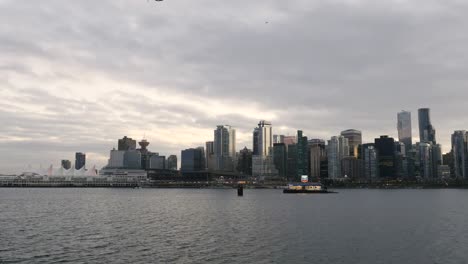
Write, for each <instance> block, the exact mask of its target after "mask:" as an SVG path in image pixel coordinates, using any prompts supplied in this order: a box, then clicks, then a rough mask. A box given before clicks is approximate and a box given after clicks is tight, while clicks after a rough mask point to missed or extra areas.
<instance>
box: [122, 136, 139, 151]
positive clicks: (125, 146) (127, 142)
mask: <svg viewBox="0 0 468 264" xmlns="http://www.w3.org/2000/svg"><path fill="white" fill-rule="evenodd" d="M135 149H136V140H133V139H132V138H129V137H127V136H125V137H123V138H122V139H119V141H118V150H135Z"/></svg>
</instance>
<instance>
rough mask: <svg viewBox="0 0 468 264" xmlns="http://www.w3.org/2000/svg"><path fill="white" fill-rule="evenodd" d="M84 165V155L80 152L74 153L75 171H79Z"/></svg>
mask: <svg viewBox="0 0 468 264" xmlns="http://www.w3.org/2000/svg"><path fill="white" fill-rule="evenodd" d="M85 165H86V154H84V153H81V152H76V153H75V169H77V170H79V169H81V168H84V167H85Z"/></svg>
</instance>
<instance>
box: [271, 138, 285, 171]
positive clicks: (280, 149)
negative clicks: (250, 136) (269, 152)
mask: <svg viewBox="0 0 468 264" xmlns="http://www.w3.org/2000/svg"><path fill="white" fill-rule="evenodd" d="M273 162H274V164H275V167H276V169H277V170H278V175H279V176H280V177H286V176H287V175H286V174H287V168H288V167H287V165H288V154H287V151H286V145H285V144H284V143H274V144H273Z"/></svg>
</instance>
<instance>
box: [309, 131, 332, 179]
mask: <svg viewBox="0 0 468 264" xmlns="http://www.w3.org/2000/svg"><path fill="white" fill-rule="evenodd" d="M308 145H309V157H310V159H309V160H310V161H309V167H310V169H309V176H310V177H311V178H312V179H314V178H321V177H320V175H321V173H320V171H321V163H322V162H323V161H324V160H325V159H327V151H326V147H325V141H324V140H322V139H312V140H309V142H308Z"/></svg>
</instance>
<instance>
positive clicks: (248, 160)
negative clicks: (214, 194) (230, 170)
mask: <svg viewBox="0 0 468 264" xmlns="http://www.w3.org/2000/svg"><path fill="white" fill-rule="evenodd" d="M237 171H238V172H239V173H240V174H243V175H252V151H251V150H250V149H248V148H247V147H244V148H243V149H242V150H241V151H239V156H238V159H237Z"/></svg>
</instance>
